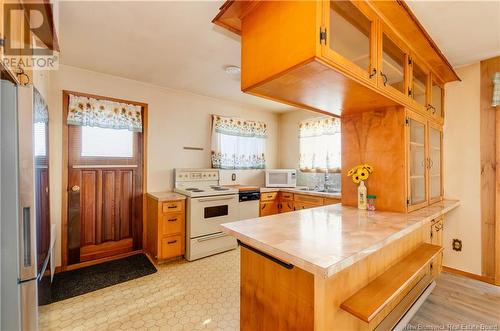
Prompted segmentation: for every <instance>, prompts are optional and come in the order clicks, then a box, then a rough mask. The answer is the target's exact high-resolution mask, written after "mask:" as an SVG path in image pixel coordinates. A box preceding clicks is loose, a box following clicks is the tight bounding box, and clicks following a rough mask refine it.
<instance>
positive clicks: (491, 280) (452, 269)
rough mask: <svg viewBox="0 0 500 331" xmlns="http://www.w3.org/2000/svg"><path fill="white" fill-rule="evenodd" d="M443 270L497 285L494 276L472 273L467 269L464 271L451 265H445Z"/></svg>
mask: <svg viewBox="0 0 500 331" xmlns="http://www.w3.org/2000/svg"><path fill="white" fill-rule="evenodd" d="M443 271H444V272H447V273H450V274H455V275H459V276H463V277H467V278H471V279H475V280H479V281H481V282H485V283H488V284H492V285H496V284H495V278H493V277H488V276H482V275H476V274H473V273H470V272H467V271H462V270H458V269H454V268H450V267H445V266H443Z"/></svg>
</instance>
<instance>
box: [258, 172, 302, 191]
mask: <svg viewBox="0 0 500 331" xmlns="http://www.w3.org/2000/svg"><path fill="white" fill-rule="evenodd" d="M295 186H297V171H296V170H295V169H266V187H295Z"/></svg>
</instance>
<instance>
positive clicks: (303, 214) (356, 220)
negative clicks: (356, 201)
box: [221, 200, 460, 278]
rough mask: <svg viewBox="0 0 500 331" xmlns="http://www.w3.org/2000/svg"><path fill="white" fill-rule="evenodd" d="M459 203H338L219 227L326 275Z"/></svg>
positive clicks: (252, 244) (350, 263)
mask: <svg viewBox="0 0 500 331" xmlns="http://www.w3.org/2000/svg"><path fill="white" fill-rule="evenodd" d="M459 205H460V202H459V201H458V200H444V201H442V202H438V203H435V204H433V205H431V206H428V207H426V208H422V209H419V210H417V211H414V212H411V213H408V214H402V213H392V212H382V211H375V212H370V211H366V210H358V209H357V208H354V207H347V206H342V205H340V204H336V205H329V206H322V207H316V208H311V209H304V210H299V211H295V212H289V213H283V214H278V215H271V216H266V217H260V218H254V219H248V220H243V221H238V222H231V223H225V224H222V225H221V227H222V229H223V231H224V232H226V233H228V234H230V235H232V236H234V237H236V238H237V239H239V240H241V241H242V242H244V243H246V244H247V245H250V246H252V247H255V248H257V249H258V250H260V251H263V252H265V253H267V254H270V255H272V256H275V257H276V258H278V259H281V260H283V261H285V262H287V263H292V264H294V265H296V266H297V267H299V268H301V269H304V270H306V271H308V272H311V273H313V274H316V275H319V276H321V277H325V278H327V277H330V276H332V275H334V274H335V273H337V272H339V271H341V270H342V269H345V268H347V267H349V266H351V265H352V264H354V263H356V262H357V261H359V260H361V259H362V258H364V257H365V256H367V255H369V254H371V253H373V252H375V251H377V250H379V249H380V248H382V247H384V246H386V245H388V244H389V243H391V242H393V241H395V240H397V239H399V238H401V237H403V236H404V235H406V234H409V233H411V232H412V231H413V230H416V229H418V228H419V227H420V226H422V225H424V223H426V222H428V221H430V220H432V219H435V218H437V217H439V216H441V215H443V214H445V213H447V212H449V211H450V210H452V209H454V208H456V207H458V206H459Z"/></svg>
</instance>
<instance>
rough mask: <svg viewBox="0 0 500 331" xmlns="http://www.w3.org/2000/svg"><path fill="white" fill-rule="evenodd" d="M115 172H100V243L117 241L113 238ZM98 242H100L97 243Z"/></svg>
mask: <svg viewBox="0 0 500 331" xmlns="http://www.w3.org/2000/svg"><path fill="white" fill-rule="evenodd" d="M116 189H118V190H119V188H116V187H115V172H114V171H103V172H102V211H103V215H102V216H103V217H102V224H103V232H104V233H103V236H102V239H103V240H102V241H108V240H118V238H115V234H114V229H115V223H116V203H115V190H116ZM99 242H100V241H99Z"/></svg>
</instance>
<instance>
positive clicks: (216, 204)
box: [174, 169, 239, 261]
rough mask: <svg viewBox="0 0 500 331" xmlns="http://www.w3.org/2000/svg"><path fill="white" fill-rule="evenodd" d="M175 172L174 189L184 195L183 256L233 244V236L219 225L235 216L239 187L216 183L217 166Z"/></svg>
mask: <svg viewBox="0 0 500 331" xmlns="http://www.w3.org/2000/svg"><path fill="white" fill-rule="evenodd" d="M174 176H175V188H174V191H175V192H177V193H180V194H183V195H185V196H187V199H186V202H187V203H186V209H187V211H186V254H185V257H186V259H187V260H188V261H193V260H196V259H200V258H202V257H206V256H209V255H213V254H217V253H221V252H224V251H227V250H230V249H234V248H236V247H237V246H238V244H237V242H236V239H235V238H234V237H232V236H229V235H227V234H225V233H223V232H222V231H221V229H220V227H219V225H220V224H222V223H228V222H234V221H237V220H238V218H239V212H238V189H236V188H229V187H221V186H219V171H218V170H217V169H175V171H174Z"/></svg>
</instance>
